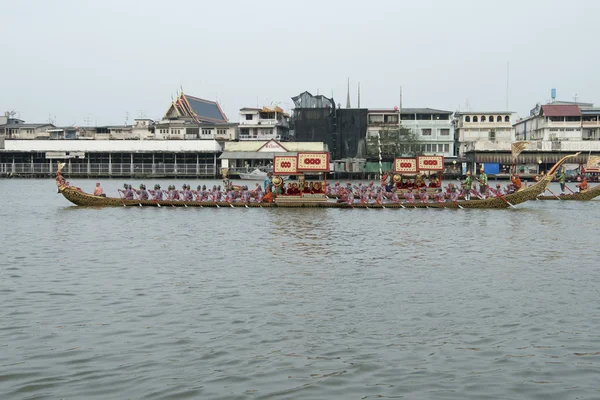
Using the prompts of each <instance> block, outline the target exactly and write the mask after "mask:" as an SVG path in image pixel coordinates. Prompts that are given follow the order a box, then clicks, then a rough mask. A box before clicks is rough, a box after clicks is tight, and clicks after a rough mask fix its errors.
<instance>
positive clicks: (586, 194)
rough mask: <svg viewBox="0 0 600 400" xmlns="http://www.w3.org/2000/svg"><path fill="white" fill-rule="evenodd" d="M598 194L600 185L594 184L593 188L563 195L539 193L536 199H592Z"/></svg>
mask: <svg viewBox="0 0 600 400" xmlns="http://www.w3.org/2000/svg"><path fill="white" fill-rule="evenodd" d="M598 196H600V185H597V186H594V187H593V188H591V189H588V190H586V191H585V192H582V193H571V194H563V195H558V196H554V195H552V196H548V195H540V196H538V200H577V201H588V200H593V199H595V198H596V197H598Z"/></svg>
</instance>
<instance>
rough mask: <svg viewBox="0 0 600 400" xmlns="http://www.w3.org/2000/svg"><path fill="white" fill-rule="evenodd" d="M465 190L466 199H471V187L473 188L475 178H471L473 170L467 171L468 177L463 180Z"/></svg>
mask: <svg viewBox="0 0 600 400" xmlns="http://www.w3.org/2000/svg"><path fill="white" fill-rule="evenodd" d="M462 184H463V190H464V192H465V200H471V189H472V188H473V178H471V171H467V177H466V179H465V180H464V181H462Z"/></svg>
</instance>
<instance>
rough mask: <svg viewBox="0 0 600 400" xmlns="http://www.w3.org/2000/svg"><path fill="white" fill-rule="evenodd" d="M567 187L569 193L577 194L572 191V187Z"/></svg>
mask: <svg viewBox="0 0 600 400" xmlns="http://www.w3.org/2000/svg"><path fill="white" fill-rule="evenodd" d="M565 187H566V188H567V189H569V192H571V193H573V194H575V192H574V191H572V190H571V188H570V187H568V186H567V185H565Z"/></svg>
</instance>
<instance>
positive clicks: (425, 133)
mask: <svg viewBox="0 0 600 400" xmlns="http://www.w3.org/2000/svg"><path fill="white" fill-rule="evenodd" d="M421 132H422V133H421V134H422V135H423V136H431V129H423V130H422V131H421ZM428 146H429V145H428ZM427 151H429V150H427Z"/></svg>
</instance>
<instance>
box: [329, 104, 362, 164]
mask: <svg viewBox="0 0 600 400" xmlns="http://www.w3.org/2000/svg"><path fill="white" fill-rule="evenodd" d="M336 114H337V145H336V153H337V154H336V156H335V157H334V159H335V160H339V159H342V158H355V157H357V156H359V154H358V151H359V143H360V142H361V141H362V142H364V141H365V138H366V135H367V114H368V110H367V109H366V108H341V109H338V110H337V113H336ZM363 148H364V147H363ZM332 156H333V155H332ZM362 156H363V157H364V156H365V155H364V154H363V155H362Z"/></svg>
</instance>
